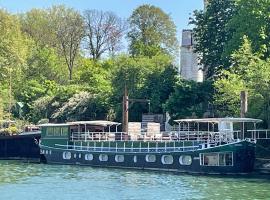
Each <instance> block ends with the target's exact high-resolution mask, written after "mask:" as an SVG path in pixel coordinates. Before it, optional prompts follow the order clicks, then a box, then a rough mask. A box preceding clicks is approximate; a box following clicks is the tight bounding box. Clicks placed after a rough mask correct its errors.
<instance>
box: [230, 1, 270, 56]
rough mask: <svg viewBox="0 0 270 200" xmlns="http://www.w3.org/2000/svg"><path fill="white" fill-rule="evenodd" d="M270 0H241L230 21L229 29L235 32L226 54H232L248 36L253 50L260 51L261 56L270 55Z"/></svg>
mask: <svg viewBox="0 0 270 200" xmlns="http://www.w3.org/2000/svg"><path fill="white" fill-rule="evenodd" d="M269 10H270V1H269V0H255V1H254V0H239V1H237V12H236V13H235V14H234V16H233V18H231V20H230V21H229V24H228V30H231V32H233V34H232V36H231V38H230V40H229V41H228V42H227V43H226V48H225V51H226V54H227V55H231V54H232V53H233V52H234V51H236V50H238V49H239V47H240V46H241V42H242V38H243V37H244V36H247V37H248V38H249V40H250V42H251V46H252V51H253V52H254V53H260V54H261V55H260V57H261V58H263V59H267V58H269V56H270V45H269V44H270V16H269Z"/></svg>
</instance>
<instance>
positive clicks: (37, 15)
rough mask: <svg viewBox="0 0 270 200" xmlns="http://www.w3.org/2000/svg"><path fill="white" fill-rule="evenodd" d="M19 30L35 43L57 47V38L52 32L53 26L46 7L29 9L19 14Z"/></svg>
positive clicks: (41, 45)
mask: <svg viewBox="0 0 270 200" xmlns="http://www.w3.org/2000/svg"><path fill="white" fill-rule="evenodd" d="M19 17H20V23H21V30H22V31H23V32H24V33H25V34H27V35H28V36H30V37H31V38H32V39H33V40H34V41H35V44H37V45H38V46H40V47H41V48H43V47H49V48H55V49H57V46H58V45H57V40H56V35H55V32H54V28H55V27H54V26H55V24H53V23H52V22H51V16H50V15H49V12H48V9H36V8H34V9H31V10H30V11H28V12H26V13H23V14H20V15H19Z"/></svg>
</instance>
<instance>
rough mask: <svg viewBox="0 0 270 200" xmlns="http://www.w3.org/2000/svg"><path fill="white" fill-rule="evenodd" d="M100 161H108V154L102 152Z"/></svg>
mask: <svg viewBox="0 0 270 200" xmlns="http://www.w3.org/2000/svg"><path fill="white" fill-rule="evenodd" d="M99 161H101V162H106V161H108V155H106V154H100V155H99Z"/></svg>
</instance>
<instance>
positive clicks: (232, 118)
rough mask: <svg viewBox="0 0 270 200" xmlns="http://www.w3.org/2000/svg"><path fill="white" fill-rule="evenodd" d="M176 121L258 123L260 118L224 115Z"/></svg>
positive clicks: (178, 120)
mask: <svg viewBox="0 0 270 200" xmlns="http://www.w3.org/2000/svg"><path fill="white" fill-rule="evenodd" d="M174 121H175V122H177V123H181V122H210V123H219V122H233V123H239V122H252V123H259V122H262V120H260V119H254V118H234V117H225V118H201V119H177V120H174Z"/></svg>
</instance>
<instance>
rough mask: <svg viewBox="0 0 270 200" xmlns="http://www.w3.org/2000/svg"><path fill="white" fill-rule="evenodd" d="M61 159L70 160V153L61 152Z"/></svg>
mask: <svg viewBox="0 0 270 200" xmlns="http://www.w3.org/2000/svg"><path fill="white" fill-rule="evenodd" d="M63 159H65V160H69V159H71V153H70V152H68V151H64V152H63Z"/></svg>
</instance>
